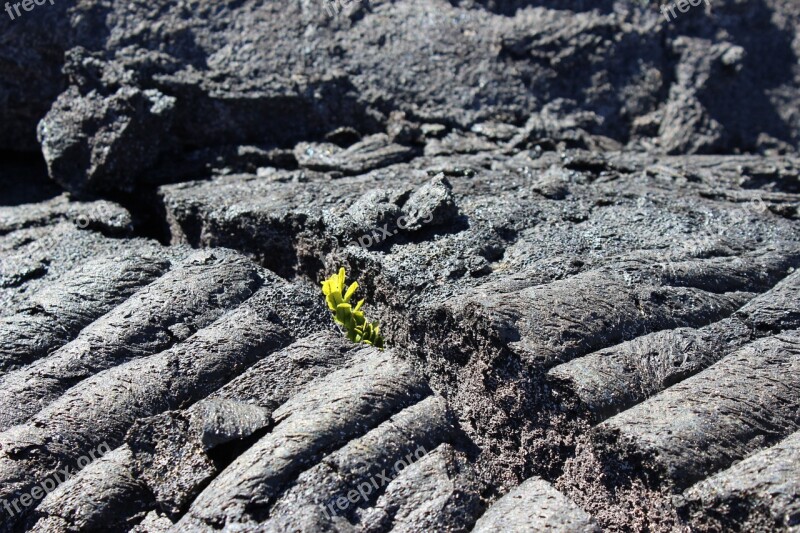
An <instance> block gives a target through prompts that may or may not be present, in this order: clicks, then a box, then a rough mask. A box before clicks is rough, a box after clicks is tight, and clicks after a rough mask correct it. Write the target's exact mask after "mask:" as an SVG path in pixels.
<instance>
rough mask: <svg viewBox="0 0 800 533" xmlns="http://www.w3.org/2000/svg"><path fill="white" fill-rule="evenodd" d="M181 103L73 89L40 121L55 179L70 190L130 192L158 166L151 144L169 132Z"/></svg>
mask: <svg viewBox="0 0 800 533" xmlns="http://www.w3.org/2000/svg"><path fill="white" fill-rule="evenodd" d="M174 108H175V98H173V97H170V96H165V95H164V94H162V93H161V92H159V91H158V90H157V89H147V90H144V91H142V90H139V89H135V88H129V87H123V88H121V89H119V90H118V91H117V92H115V93H114V94H112V95H110V96H107V97H103V96H102V95H99V94H97V93H96V92H94V91H92V92H90V93H89V94H86V95H82V94H80V93H79V92H78V90H77V89H76V88H74V87H73V88H70V89H69V90H68V91H67V92H66V93H64V94H62V95H61V96H59V98H58V100H56V102H55V103H54V104H53V107H52V108H51V109H50V111H49V112H48V114H47V115H46V116H45V117H44V118H43V119H42V121H41V122H39V126H38V130H37V135H38V139H39V142H40V143H41V145H42V154H43V155H44V159H45V161H46V162H47V168H48V171H49V173H50V177H51V178H53V179H54V180H55V181H56V182H58V183H59V184H60V185H61V186H62V187H64V188H65V189H67V190H68V191H72V192H75V193H84V192H87V191H96V192H108V191H130V190H131V189H132V188H133V186H134V182H133V179H132V178H133V176H137V175H139V174H141V173H142V172H143V171H144V170H146V169H148V168H149V167H150V166H152V165H153V163H154V162H155V161H156V158H157V157H158V154H159V150H160V149H161V147H160V146H159V145H158V144H154V143H152V142H151V139H153V138H158V136H159V135H161V136H163V135H164V132H166V131H168V130H169V127H170V123H171V120H172V113H173V111H174Z"/></svg>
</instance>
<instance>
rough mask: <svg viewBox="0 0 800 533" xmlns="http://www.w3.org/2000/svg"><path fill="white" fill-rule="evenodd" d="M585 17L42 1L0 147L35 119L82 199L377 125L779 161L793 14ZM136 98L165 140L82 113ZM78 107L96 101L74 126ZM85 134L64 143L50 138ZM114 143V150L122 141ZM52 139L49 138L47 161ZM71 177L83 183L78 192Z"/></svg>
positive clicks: (411, 6) (120, 119)
mask: <svg viewBox="0 0 800 533" xmlns="http://www.w3.org/2000/svg"><path fill="white" fill-rule="evenodd" d="M573 4H574V3H573ZM511 6H513V7H511ZM591 8H592V9H586V6H580V7H578V6H577V4H575V5H569V6H564V5H563V4H557V3H554V2H544V1H543V2H536V3H534V4H533V5H532V6H529V5H525V6H523V5H522V4H519V3H513V2H495V3H476V4H465V3H457V2H453V3H450V4H443V5H442V4H438V3H432V2H430V1H426V2H421V3H408V4H407V3H387V2H378V3H373V4H371V5H370V6H367V5H366V4H364V3H361V2H358V3H353V6H351V7H350V8H348V9H345V10H344V11H342V12H341V13H338V11H339V9H336V8H334V7H333V5H328V4H325V3H313V2H306V3H301V4H297V5H293V6H281V8H280V9H278V8H277V7H276V6H271V5H260V4H249V3H245V4H242V5H238V4H233V5H225V6H220V7H213V8H212V6H211V5H206V4H200V5H198V6H195V9H188V8H185V7H183V6H182V5H181V4H178V3H171V4H168V5H167V6H165V7H164V9H163V10H159V11H157V12H152V11H149V10H148V9H147V8H146V7H144V6H138V5H137V6H125V7H123V6H117V5H116V4H111V5H108V4H105V3H103V2H100V1H99V0H87V1H85V2H81V3H80V4H79V5H74V6H59V7H58V8H56V7H55V6H52V5H48V6H47V8H45V9H38V10H36V12H35V13H31V14H28V13H23V14H24V16H23V17H22V18H19V19H17V20H10V18H9V19H6V18H5V17H4V18H3V19H2V20H1V21H0V24H2V25H3V31H2V33H3V36H4V37H3V41H2V43H0V44H2V46H0V50H2V55H1V56H0V72H3V73H4V76H3V79H4V82H3V85H2V86H1V87H0V102H4V103H5V104H6V105H3V106H2V109H3V111H2V113H3V115H2V116H0V124H3V125H4V127H3V128H2V132H0V141H2V142H0V147H3V148H6V149H9V148H11V149H24V150H30V149H32V148H33V147H34V146H35V144H34V138H33V137H34V135H33V132H34V130H35V126H36V123H37V122H38V121H39V120H40V119H41V118H42V117H44V116H45V115H46V114H47V118H46V119H45V121H44V122H43V123H42V124H45V125H47V134H46V135H44V136H43V139H44V141H45V142H44V145H45V147H47V150H48V151H49V152H50V153H51V155H50V156H49V158H50V159H51V161H52V163H51V168H52V170H53V172H54V174H53V177H57V178H58V179H59V180H61V182H63V183H68V184H70V187H71V188H73V189H84V188H85V189H96V190H103V189H109V188H122V189H125V188H126V187H128V186H130V184H131V183H135V182H137V181H139V180H142V181H146V180H147V174H148V172H147V170H148V166H151V165H150V163H151V162H153V158H154V157H156V156H158V155H161V156H162V157H163V158H164V159H170V158H173V157H175V156H177V157H179V158H180V157H184V154H186V153H187V152H189V151H191V150H192V149H194V148H196V147H198V146H203V147H211V146H213V145H220V144H232V143H233V144H237V143H240V144H247V143H248V142H250V143H252V142H256V143H279V144H284V145H287V144H293V143H296V142H298V141H316V140H321V139H322V138H323V137H324V135H325V134H326V133H329V132H333V131H335V130H337V129H341V128H352V129H354V130H355V131H357V132H359V133H360V134H361V135H368V134H374V133H379V132H380V131H387V132H389V133H390V134H391V135H392V136H393V137H394V138H395V139H398V140H401V141H402V142H409V141H411V140H413V138H414V136H413V135H398V134H396V133H393V128H396V124H397V123H398V121H397V120H395V119H394V118H392V117H394V116H396V113H400V114H405V117H406V118H405V119H404V120H405V121H406V122H407V123H409V124H414V123H422V124H425V125H427V124H437V123H438V124H441V125H445V126H446V127H455V128H457V129H459V130H461V131H468V130H469V129H470V128H471V127H472V126H473V125H476V124H480V123H484V122H487V123H490V122H494V123H510V124H512V125H517V126H519V125H520V124H524V123H525V122H526V121H528V125H527V126H526V127H524V128H520V134H521V135H520V137H519V138H520V139H524V140H525V141H526V142H528V141H529V142H534V143H536V142H538V143H540V144H541V145H542V146H547V145H548V143H550V144H551V145H553V144H564V145H566V146H568V147H584V148H590V149H592V148H597V149H613V146H615V145H616V146H619V145H620V143H625V142H628V143H629V144H630V145H631V146H632V147H635V148H645V149H650V150H663V151H669V152H673V153H687V152H714V151H720V150H727V151H732V150H734V149H740V150H765V151H766V150H774V151H782V150H786V149H790V150H791V149H796V147H797V141H798V138H797V134H796V131H797V128H798V118H797V117H796V116H795V115H796V114H795V113H794V112H793V110H794V109H795V108H796V107H797V103H798V99H800V93H798V91H797V74H795V73H793V71H792V66H793V65H794V62H795V59H796V56H797V55H798V50H797V48H796V45H795V44H794V41H795V36H796V33H797V21H798V17H800V14H799V13H798V11H797V9H796V6H794V5H793V4H790V3H786V2H780V1H778V0H768V1H759V2H756V3H752V4H748V5H747V6H746V7H742V6H741V5H740V4H739V3H738V2H734V1H733V0H727V1H724V2H719V3H718V4H717V6H715V9H714V10H713V12H712V11H711V10H707V9H705V6H703V7H701V8H699V9H693V10H691V11H692V12H691V13H688V14H685V15H684V14H682V13H679V15H680V17H678V18H677V20H674V21H672V22H669V23H667V22H665V21H664V19H663V16H662V14H660V13H659V12H658V10H656V9H650V8H649V6H644V5H642V4H640V3H638V2H633V1H630V0H618V1H616V2H606V3H604V5H602V6H598V5H592V6H591ZM237 20H238V21H241V20H245V21H247V22H246V23H245V24H237V23H235V22H234V21H237ZM143 27H147V28H149V31H142V28H143ZM164 43H167V44H164ZM43 49H47V50H52V53H43V52H41V51H40V50H43ZM243 50H244V51H246V53H239V52H241V51H243ZM62 67H63V74H62V73H61V71H62ZM20 73H24V74H22V75H20ZM92 91H95V96H89V95H90V94H91V92H92ZM120 91H121V92H120ZM146 91H158V92H159V93H161V94H162V95H164V97H163V98H161V101H167V100H171V99H174V118H173V121H172V123H171V125H170V120H167V119H165V120H162V119H161V118H158V119H156V120H155V122H152V121H151V119H150V117H151V116H153V115H156V116H158V115H160V113H150V112H149V111H148V110H147V109H146V108H147V107H148V106H146V105H136V106H131V107H129V108H126V109H123V108H118V109H119V112H118V113H116V114H117V119H115V120H107V119H102V120H98V118H99V117H100V116H101V115H102V114H103V113H99V111H100V110H101V109H104V108H105V109H115V108H116V106H115V103H114V101H115V98H118V96H114V95H115V94H116V95H121V94H144V93H145V92H146ZM59 94H60V95H61V96H59V97H58V98H56V97H57V96H58V95H59ZM153 94H155V93H153ZM86 98H89V99H95V98H96V99H97V103H98V105H96V106H92V108H91V109H85V110H84V111H82V110H81V107H82V106H81V104H82V103H86ZM122 99H123V100H126V98H122ZM54 100H56V101H57V102H58V103H57V104H56V105H55V106H54V107H51V106H52V104H53V101H54ZM145 100H146V98H145ZM142 102H143V101H142ZM162 107H171V106H162ZM48 109H50V112H49V113H48V112H47V111H48ZM198 117H203V118H202V119H201V120H202V122H200V120H198ZM89 123H92V124H94V126H92V127H89V128H88V131H86V132H85V134H79V135H75V134H74V133H76V130H74V129H73V128H72V127H71V126H70V125H78V124H89ZM112 124H116V126H115V130H114V132H113V133H110V134H106V133H105V132H104V131H103V130H104V129H107V128H108V127H110V126H111V125H112ZM150 124H155V127H153V128H151V129H140V130H139V132H138V133H134V131H135V130H136V129H137V127H138V126H144V125H150ZM410 129H411V130H413V129H414V128H413V126H411V128H410ZM92 130H94V131H92ZM122 130H125V131H122ZM479 131H480V130H479ZM71 132H72V133H71ZM126 135H133V136H134V139H133V142H130V143H127V142H125V143H122V142H121V140H122V139H123V138H124V137H125V136H126ZM509 135H510V132H508V131H505V132H504V133H503V135H500V137H498V136H497V135H495V136H494V138H495V139H503V138H508V136H509ZM56 139H61V140H64V141H68V142H66V143H57V144H59V147H58V148H56V147H55V146H54V140H56ZM612 139H613V141H612ZM436 142H438V141H436ZM68 145H69V146H71V147H72V148H71V149H70V150H64V148H66V147H67V146H68ZM106 149H108V152H107V153H106V152H105V150H106ZM67 152H72V153H67ZM92 153H94V154H96V156H95V157H92V156H90V155H89V154H92ZM462 153H463V152H462ZM134 154H139V155H141V156H142V157H141V158H140V159H138V160H133V164H132V165H130V166H129V167H127V166H121V167H118V168H120V170H121V172H119V173H118V174H116V175H114V176H112V175H111V174H109V173H107V172H105V170H104V168H105V169H108V168H110V167H111V166H114V165H120V164H121V163H122V162H123V161H126V160H127V161H130V159H129V158H130V157H131V156H133V155H134ZM77 169H82V170H83V171H89V172H88V174H87V175H86V176H84V177H79V174H77V173H76V172H75V170H77Z"/></svg>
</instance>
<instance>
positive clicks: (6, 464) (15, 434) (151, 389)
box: [0, 252, 309, 528]
mask: <svg viewBox="0 0 800 533" xmlns="http://www.w3.org/2000/svg"><path fill="white" fill-rule="evenodd" d="M202 254H206V253H205V252H203V253H202ZM205 258H206V259H210V257H209V256H208V255H207V254H206V255H205ZM194 259H195V260H197V259H198V258H197V257H195V258H194ZM200 259H202V257H201V258H200ZM231 259H234V260H235V256H232V257H231V256H229V257H228V260H231ZM203 262H204V261H202V260H201V261H200V264H203ZM221 264H222V265H225V261H224V260H223V261H213V260H209V261H208V265H207V268H208V269H209V270H214V268H215V267H219V266H220V265H221ZM230 266H231V265H230V264H228V265H227V267H229V268H230ZM218 275H221V273H220V272H217V273H216V274H215V275H213V276H211V278H212V279H214V278H215V276H218ZM271 281H272V283H271V284H270V285H269V286H268V287H265V288H264V289H262V291H260V292H259V293H257V294H256V295H254V296H252V298H250V299H249V300H248V301H247V302H245V303H244V304H242V305H241V306H239V307H238V308H236V309H234V310H233V311H231V312H229V313H227V314H224V315H223V316H221V317H220V318H219V319H218V320H217V321H215V322H214V323H212V324H210V325H209V326H208V327H205V328H204V329H200V330H199V331H198V332H197V333H196V334H194V335H192V336H190V337H189V338H188V339H186V340H185V341H183V342H178V343H177V344H176V345H175V346H173V347H172V348H170V349H169V350H166V351H163V352H160V353H156V354H154V355H149V356H144V355H143V354H142V355H140V356H139V357H138V358H134V359H132V360H129V361H128V362H127V363H123V364H119V363H121V362H120V361H116V363H117V365H116V366H113V367H112V368H110V369H108V370H105V371H101V372H99V373H97V374H96V375H94V376H91V377H87V379H84V380H83V381H81V382H80V383H78V384H76V385H75V386H73V387H72V388H71V389H69V390H68V391H67V392H66V394H64V395H63V396H61V397H60V398H58V399H57V400H56V401H54V402H52V403H51V404H50V405H48V406H47V407H46V408H45V409H43V410H42V411H41V412H39V413H38V414H36V415H35V416H34V417H33V418H32V419H31V420H29V421H28V422H27V423H24V424H19V425H16V426H14V427H12V428H10V429H7V430H6V431H4V432H3V433H0V479H2V480H3V483H4V485H3V487H4V488H3V490H2V493H0V498H4V499H10V498H15V497H16V495H18V494H20V493H22V492H25V491H27V490H29V489H30V487H31V486H32V484H33V483H34V482H35V481H36V479H38V478H42V477H46V476H48V475H51V474H52V473H53V472H54V471H56V469H57V468H60V467H63V466H64V465H70V466H71V463H72V461H75V460H76V459H77V458H78V457H79V456H80V455H82V454H83V453H86V452H87V451H88V450H89V449H91V448H92V447H93V446H97V445H98V444H100V443H102V442H107V443H108V444H110V445H112V446H116V445H119V444H121V443H122V440H123V437H124V435H125V433H126V432H127V431H128V429H129V428H130V427H131V425H133V424H134V422H135V421H136V420H137V419H141V418H146V417H150V416H154V415H156V414H158V413H162V412H165V411H167V410H169V409H174V408H176V407H180V406H182V405H187V404H192V403H194V402H197V401H199V400H201V399H202V398H205V397H206V396H208V395H209V394H210V393H211V392H213V391H214V390H216V389H218V388H219V387H221V386H222V385H223V384H225V383H226V382H228V381H230V379H232V378H233V377H235V376H236V375H237V374H240V373H242V372H243V371H244V370H245V369H246V368H248V367H249V366H250V365H252V364H253V363H254V362H256V361H257V360H258V359H260V358H262V357H264V356H266V355H267V354H269V353H271V352H273V351H275V350H276V349H278V348H281V347H283V346H285V345H287V344H288V343H289V342H290V340H291V338H292V332H294V331H297V330H298V326H302V325H303V324H304V322H307V321H308V320H309V317H306V318H304V319H303V320H301V321H296V320H293V318H292V316H291V314H289V313H283V312H282V311H284V310H286V309H287V306H286V304H285V300H284V297H283V296H284V295H282V294H280V292H279V291H278V290H276V288H275V286H276V285H279V284H280V281H279V280H277V279H274V278H273V279H272V280H271ZM162 290H163V289H162ZM288 290H290V291H293V290H296V289H294V288H289V289H288ZM294 296H295V298H296V299H297V300H302V299H303V298H304V297H303V296H302V291H301V292H295V293H294ZM123 305H124V304H123ZM98 398H101V399H102V401H98ZM9 414H11V413H9ZM97 428H103V431H102V432H98V431H97ZM26 446H32V447H36V448H37V449H40V450H41V453H37V454H33V455H27V454H21V455H20V453H19V451H20V449H21V448H24V447H26ZM15 518H16V519H17V520H19V519H20V518H21V516H20V515H17V516H16V517H15ZM12 525H13V524H9V526H8V527H9V528H10V527H11V526H12Z"/></svg>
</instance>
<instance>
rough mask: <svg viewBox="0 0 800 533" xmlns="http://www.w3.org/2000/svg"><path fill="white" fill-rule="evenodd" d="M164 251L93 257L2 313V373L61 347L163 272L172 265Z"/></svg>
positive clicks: (0, 329) (156, 250)
mask: <svg viewBox="0 0 800 533" xmlns="http://www.w3.org/2000/svg"><path fill="white" fill-rule="evenodd" d="M164 253H165V251H164V250H159V249H157V248H155V247H152V248H150V249H149V250H147V249H144V250H140V251H136V252H133V253H126V255H123V256H109V257H100V258H98V259H95V260H92V261H89V262H87V263H86V264H83V265H81V266H79V267H76V268H75V269H73V270H71V271H69V272H67V273H65V274H64V275H63V276H62V277H61V278H60V279H59V280H57V281H56V282H55V283H53V284H52V285H48V286H45V287H43V288H42V289H41V290H39V291H38V292H36V293H35V294H34V295H32V296H31V298H30V299H28V300H27V302H28V303H27V305H26V306H25V307H23V308H22V309H21V310H20V311H19V312H17V313H16V314H13V315H10V316H6V317H2V318H0V375H2V374H5V373H6V372H8V371H9V370H14V369H15V368H18V367H21V366H23V365H25V364H28V363H31V362H33V361H35V360H37V359H40V358H42V357H44V356H46V355H48V354H49V353H50V352H52V351H53V350H55V349H57V348H60V347H61V346H63V345H64V344H66V343H67V342H69V341H70V340H72V339H73V338H74V337H75V336H76V335H77V334H78V332H79V331H81V329H83V328H84V327H86V326H88V325H89V324H91V323H92V322H94V321H95V320H97V319H98V318H100V317H101V316H102V315H104V314H105V313H106V312H108V311H110V310H111V309H113V308H114V307H116V306H117V305H119V304H121V303H122V302H123V301H125V300H126V299H127V298H128V297H129V296H131V295H132V294H133V293H134V292H136V291H137V290H139V289H141V288H142V287H144V286H146V285H147V284H148V283H151V282H152V281H154V280H155V279H156V278H158V277H159V276H161V275H163V274H164V273H165V272H166V271H167V270H168V269H169V267H170V261H168V260H167V259H164V258H163V256H164Z"/></svg>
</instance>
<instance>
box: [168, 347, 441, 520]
mask: <svg viewBox="0 0 800 533" xmlns="http://www.w3.org/2000/svg"><path fill="white" fill-rule="evenodd" d="M362 356H363V357H365V358H366V360H365V361H363V362H361V363H358V364H355V365H353V366H351V367H348V368H344V369H342V370H338V371H336V372H333V373H331V374H329V375H328V376H326V377H325V378H323V379H321V380H319V381H316V382H314V383H312V384H310V385H309V386H308V387H307V388H306V389H304V390H303V391H301V392H300V393H299V394H297V395H296V396H294V397H292V398H291V399H290V400H289V401H288V402H286V403H285V404H283V405H282V406H281V407H279V408H278V409H277V410H275V412H274V413H273V418H274V420H275V424H276V425H275V429H274V430H273V431H272V432H271V433H269V434H267V435H266V436H264V437H262V438H261V440H259V441H258V442H257V443H255V444H254V445H253V446H252V447H250V448H249V449H248V450H247V451H245V452H244V453H243V454H242V455H240V456H239V457H238V458H237V459H236V460H235V461H234V462H233V463H232V464H231V465H230V466H229V467H228V468H227V469H225V470H224V471H223V472H222V473H221V474H220V475H219V476H218V477H217V478H215V479H214V480H213V481H212V482H211V483H210V484H209V486H208V487H207V488H206V489H205V490H204V491H203V492H202V493H201V494H200V495H199V496H198V497H197V499H196V500H195V501H194V503H193V504H192V506H191V508H190V510H189V512H188V513H187V514H186V515H185V516H184V517H183V518H182V519H181V521H180V522H178V524H177V525H176V527H177V528H181V527H184V528H202V529H208V528H210V527H212V524H221V525H225V524H229V525H230V527H235V525H236V524H246V523H248V522H251V521H253V519H254V518H256V517H258V516H260V514H261V512H263V511H262V509H261V508H260V507H259V506H258V503H259V502H263V503H262V504H261V505H264V504H267V503H268V502H270V501H271V500H273V499H274V498H276V497H277V496H279V495H280V493H281V492H283V490H284V489H285V487H286V485H287V484H288V483H289V482H290V481H291V480H292V479H293V478H295V477H296V476H297V475H298V474H299V473H300V472H302V471H303V470H305V469H306V468H308V466H310V465H311V464H314V463H315V462H317V461H319V460H320V459H321V458H322V456H323V455H325V454H326V453H330V452H332V451H334V450H335V449H336V448H338V447H339V446H341V445H342V444H344V443H346V442H347V441H348V440H350V439H352V438H355V437H358V436H359V435H362V434H363V433H364V432H365V431H367V430H368V429H369V428H371V427H375V426H376V425H378V424H379V423H380V422H382V421H383V420H386V419H387V418H389V417H390V416H391V415H392V414H394V413H396V412H398V411H400V410H402V409H403V408H404V407H407V406H409V405H412V404H414V403H417V402H418V401H419V400H421V399H422V398H423V397H425V396H427V395H429V394H430V389H428V388H427V386H426V385H424V383H423V381H422V380H421V378H420V377H419V376H417V375H416V374H415V373H413V372H412V371H411V369H410V368H408V367H407V366H406V365H405V364H404V363H401V362H400V361H398V360H397V359H396V358H395V356H393V355H392V354H391V352H388V351H387V352H385V353H376V351H375V350H373V349H369V350H364V353H363V354H362ZM248 502H252V504H248ZM253 504H255V505H256V507H253V506H252V505H253Z"/></svg>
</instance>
